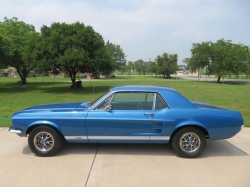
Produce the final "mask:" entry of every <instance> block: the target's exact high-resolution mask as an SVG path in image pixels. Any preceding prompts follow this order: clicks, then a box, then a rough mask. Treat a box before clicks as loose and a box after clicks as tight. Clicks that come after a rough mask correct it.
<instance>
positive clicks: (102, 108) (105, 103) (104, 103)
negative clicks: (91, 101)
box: [96, 95, 113, 110]
mask: <svg viewBox="0 0 250 187" xmlns="http://www.w3.org/2000/svg"><path fill="white" fill-rule="evenodd" d="M112 96H113V95H111V96H109V97H108V98H107V99H105V100H104V101H103V102H102V104H101V105H99V106H98V107H97V108H96V109H97V110H104V108H105V107H106V106H108V105H109V103H110V100H111V98H112Z"/></svg>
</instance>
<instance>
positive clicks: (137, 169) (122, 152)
mask: <svg viewBox="0 0 250 187" xmlns="http://www.w3.org/2000/svg"><path fill="white" fill-rule="evenodd" d="M249 155H250V128H244V129H243V130H242V131H241V132H240V133H239V134H237V135H236V136H235V137H234V138H231V139H229V140H217V141H208V144H207V148H206V150H205V152H204V153H203V154H202V155H201V157H199V158H196V159H183V158H179V157H177V156H176V155H175V153H174V152H173V150H172V148H171V146H170V145H161V144H159V145H153V144H100V145H99V144H67V145H65V147H64V149H63V150H62V151H61V152H60V153H59V154H58V155H56V156H54V157H46V158H42V157H37V156H34V154H33V153H32V152H31V151H30V149H29V147H28V145H27V138H21V137H19V136H17V135H15V134H11V133H8V129H7V128H0V186H1V187H2V186H4V187H5V186H6V187H7V186H8V187H11V186H14V187H15V186H18V187H19V186H32V187H33V186H36V187H39V186H53V187H56V186H60V187H61V186H74V187H77V186H81V187H84V186H88V187H92V186H98V187H99V186H107V187H112V186H114V187H119V186H143V187H146V186H153V187H156V186H157V187H160V186H163V187H166V186H171V187H175V186H177V187H178V186H185V187H189V186H192V187H196V186H197V187H200V186H202V187H208V186H209V187H210V186H211V187H215V186H216V187H217V186H218V187H236V186H237V187H238V186H239V187H249V186H250V156H249Z"/></svg>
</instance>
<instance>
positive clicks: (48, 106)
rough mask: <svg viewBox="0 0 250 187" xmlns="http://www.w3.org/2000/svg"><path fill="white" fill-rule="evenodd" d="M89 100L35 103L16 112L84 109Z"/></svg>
mask: <svg viewBox="0 0 250 187" xmlns="http://www.w3.org/2000/svg"><path fill="white" fill-rule="evenodd" d="M88 104H89V102H84V103H82V102H74V103H57V104H46V105H37V106H32V107H29V108H25V109H23V110H20V111H18V112H16V113H15V114H17V113H33V112H64V111H73V110H85V109H86V108H87V106H88Z"/></svg>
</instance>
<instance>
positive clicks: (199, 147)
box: [172, 127, 206, 158]
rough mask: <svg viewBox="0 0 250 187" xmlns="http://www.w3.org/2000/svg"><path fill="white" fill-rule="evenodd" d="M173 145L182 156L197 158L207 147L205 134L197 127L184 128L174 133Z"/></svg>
mask: <svg viewBox="0 0 250 187" xmlns="http://www.w3.org/2000/svg"><path fill="white" fill-rule="evenodd" d="M172 147H173V149H174V151H175V152H176V153H177V154H178V155H179V156H181V157H184V158H195V157H197V156H199V155H200V154H201V153H202V152H203V151H204V149H205V148H206V137H205V134H204V133H203V132H201V131H200V130H199V129H197V128H193V127H187V128H183V129H181V130H180V131H178V132H177V133H176V134H175V135H174V137H173V139H172Z"/></svg>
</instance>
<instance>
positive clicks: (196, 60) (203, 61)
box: [183, 42, 211, 77]
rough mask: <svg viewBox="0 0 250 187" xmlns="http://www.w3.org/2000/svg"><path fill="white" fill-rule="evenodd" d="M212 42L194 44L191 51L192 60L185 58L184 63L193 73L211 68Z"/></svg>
mask: <svg viewBox="0 0 250 187" xmlns="http://www.w3.org/2000/svg"><path fill="white" fill-rule="evenodd" d="M210 44H211V43H210V42H202V43H201V44H199V43H194V44H193V48H192V49H191V53H192V58H185V59H184V60H183V62H184V63H186V64H187V69H188V70H190V71H191V72H196V71H197V72H198V77H200V75H199V73H200V70H202V69H204V68H205V67H208V66H209V60H210Z"/></svg>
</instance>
